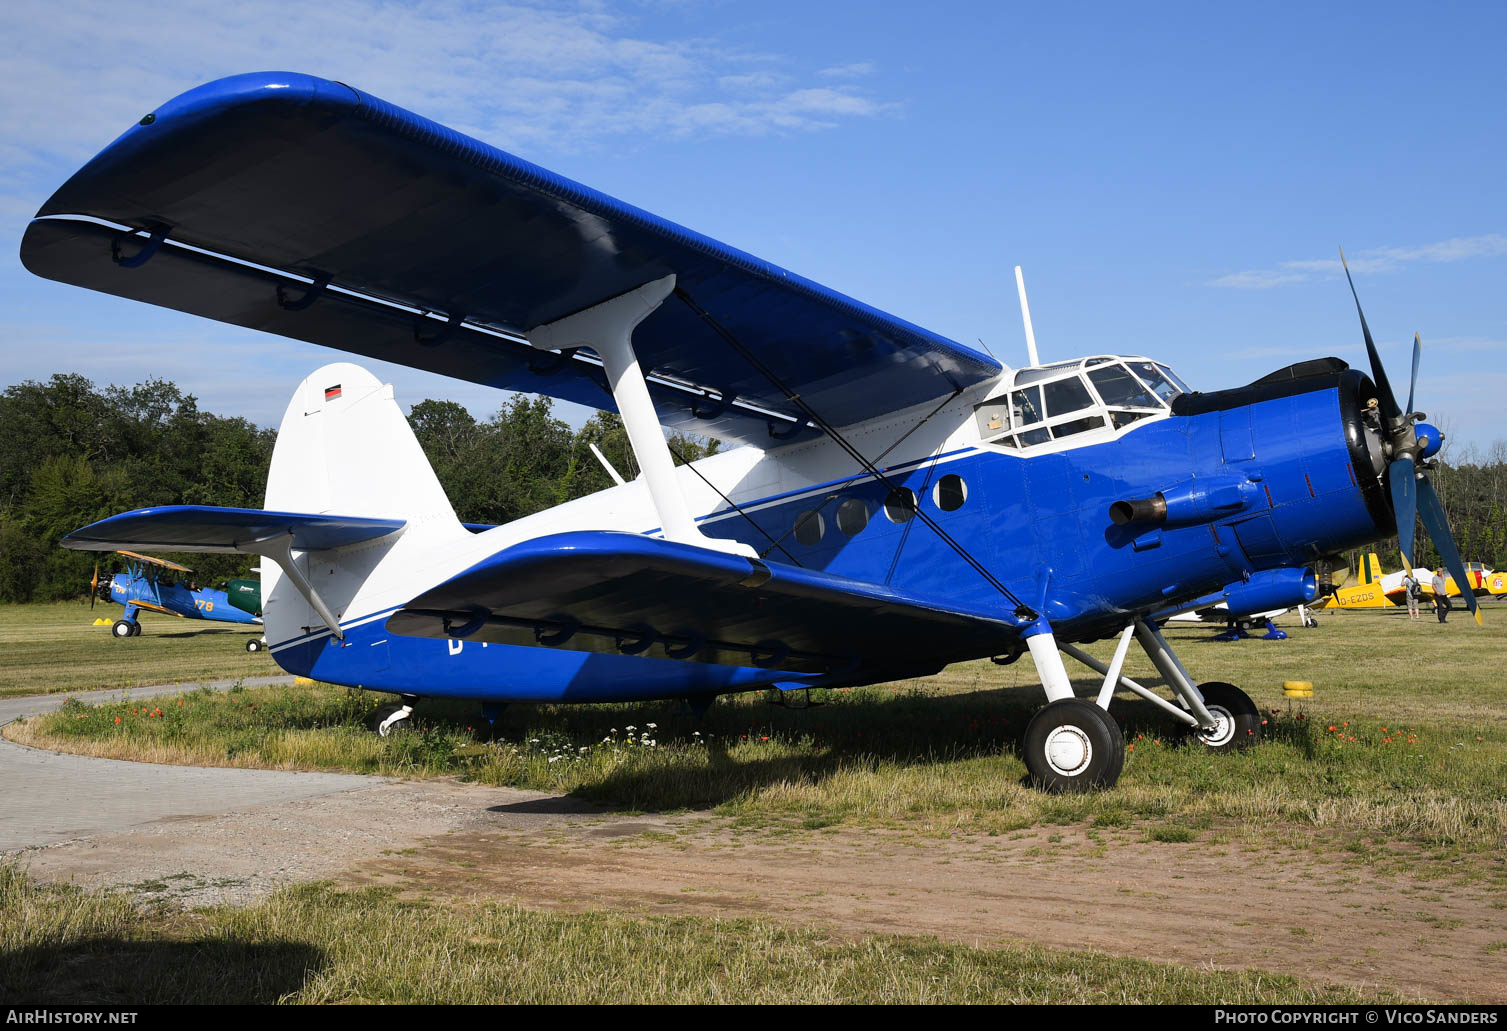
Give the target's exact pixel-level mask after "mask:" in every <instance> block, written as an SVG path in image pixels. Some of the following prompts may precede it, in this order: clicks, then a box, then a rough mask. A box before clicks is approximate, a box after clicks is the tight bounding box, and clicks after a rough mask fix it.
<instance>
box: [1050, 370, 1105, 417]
mask: <svg viewBox="0 0 1507 1031" xmlns="http://www.w3.org/2000/svg"><path fill="white" fill-rule="evenodd" d="M1041 389H1042V393H1043V394H1044V395H1045V400H1046V403H1047V415H1049V416H1057V415H1066V414H1067V413H1068V412H1080V411H1082V410H1083V409H1085V408H1092V407H1093V406H1094V399H1093V398H1092V397H1089V395H1088V388H1087V387H1085V386H1084V385H1083V381H1082V380H1081V379H1079V378H1078V377H1077V376H1070V377H1068V378H1067V379H1059V380H1053V381H1052V382H1050V383H1046V384H1043V385H1042V388H1041Z"/></svg>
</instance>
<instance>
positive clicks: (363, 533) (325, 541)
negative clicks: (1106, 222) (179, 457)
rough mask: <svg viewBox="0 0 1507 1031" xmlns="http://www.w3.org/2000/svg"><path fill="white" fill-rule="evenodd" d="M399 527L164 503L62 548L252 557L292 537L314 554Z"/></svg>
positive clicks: (81, 534)
mask: <svg viewBox="0 0 1507 1031" xmlns="http://www.w3.org/2000/svg"><path fill="white" fill-rule="evenodd" d="M403 525H404V520H402V519H365V518H361V517H358V516H337V515H310V514H307V513H300V512H267V511H264V510H262V509H256V508H214V507H211V506H208V505H168V506H164V507H162V508H139V509H137V510H135V511H134V512H122V513H121V514H120V515H116V516H111V517H110V518H109V519H101V520H100V521H99V522H97V523H90V524H89V525H88V526H86V527H84V528H83V529H81V530H74V531H73V532H72V533H70V534H68V535H67V536H66V537H64V538H63V541H62V544H63V547H65V548H72V549H73V550H75V551H115V550H116V549H118V548H122V547H126V546H128V545H129V546H131V547H150V548H161V549H163V550H166V551H223V552H236V551H242V552H253V553H254V552H257V550H258V549H257V548H255V547H254V545H256V544H257V543H258V542H261V541H267V540H272V539H276V538H285V537H287V536H288V535H289V534H291V535H292V539H291V541H289V542H288V543H289V546H290V547H292V548H296V549H298V550H300V551H317V550H323V549H326V548H341V547H345V546H346V545H348V544H360V543H361V542H363V541H370V540H375V539H376V538H378V537H386V536H387V535H388V534H390V533H392V532H394V531H395V530H400V529H402V528H403Z"/></svg>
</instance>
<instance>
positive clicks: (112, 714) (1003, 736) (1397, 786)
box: [12, 609, 1507, 880]
mask: <svg viewBox="0 0 1507 1031" xmlns="http://www.w3.org/2000/svg"><path fill="white" fill-rule="evenodd" d="M1488 616H1489V617H1490V616H1497V617H1498V618H1495V619H1493V620H1491V622H1490V624H1489V625H1488V628H1487V629H1486V630H1484V631H1483V630H1479V629H1477V628H1476V627H1475V626H1474V625H1473V624H1471V623H1468V622H1467V621H1465V620H1464V619H1462V618H1460V617H1459V616H1457V618H1456V619H1455V620H1453V621H1452V622H1451V623H1450V624H1448V625H1446V626H1444V627H1439V626H1437V625H1436V624H1433V623H1419V624H1410V623H1409V622H1408V621H1407V619H1406V617H1405V616H1404V617H1402V618H1398V617H1396V616H1391V617H1388V616H1386V615H1380V614H1353V613H1342V614H1339V615H1335V616H1323V617H1321V626H1320V628H1319V629H1317V630H1298V631H1295V632H1294V634H1293V637H1292V638H1291V639H1290V640H1288V641H1285V642H1266V641H1247V642H1243V643H1240V644H1221V643H1212V642H1209V641H1207V638H1208V637H1209V635H1210V633H1211V631H1209V630H1206V629H1181V628H1175V629H1173V630H1171V631H1170V637H1171V639H1172V640H1173V643H1174V646H1176V647H1178V648H1179V651H1180V653H1181V654H1182V656H1183V658H1184V660H1185V663H1186V665H1187V666H1188V667H1189V668H1190V670H1191V671H1192V672H1193V673H1194V675H1195V676H1198V677H1200V678H1201V679H1224V680H1230V681H1233V682H1235V683H1238V684H1241V685H1242V686H1244V687H1245V688H1246V689H1247V690H1248V691H1249V692H1250V694H1251V695H1252V696H1253V697H1255V699H1256V700H1257V702H1258V703H1259V704H1260V705H1262V707H1263V708H1264V709H1265V710H1267V716H1268V720H1269V723H1268V726H1267V728H1266V729H1267V731H1268V740H1267V741H1266V742H1265V743H1264V744H1262V745H1261V746H1260V747H1258V748H1255V749H1252V750H1249V751H1247V752H1244V753H1238V754H1230V755H1216V754H1211V753H1209V752H1207V751H1205V750H1203V749H1202V748H1201V747H1194V746H1191V745H1184V744H1182V743H1181V738H1180V735H1179V733H1178V731H1177V728H1176V727H1175V726H1174V725H1173V724H1172V722H1171V721H1170V720H1168V719H1167V718H1166V717H1165V716H1164V715H1163V714H1161V713H1160V712H1159V711H1158V710H1156V709H1155V708H1153V707H1152V706H1150V705H1148V704H1146V703H1144V702H1141V701H1139V700H1136V699H1133V698H1130V697H1128V696H1126V697H1122V698H1120V699H1117V701H1116V703H1115V705H1114V706H1113V707H1112V711H1113V712H1114V713H1115V715H1116V716H1117V718H1118V719H1119V720H1120V721H1121V724H1122V726H1123V727H1124V728H1125V731H1126V736H1127V741H1128V747H1129V753H1128V756H1127V761H1126V765H1125V772H1124V775H1123V776H1122V778H1121V780H1120V783H1119V786H1118V787H1117V788H1116V789H1114V790H1112V791H1108V792H1102V793H1098V794H1092V795H1084V796H1069V797H1059V796H1046V795H1042V794H1040V793H1038V792H1035V791H1033V790H1030V789H1029V788H1027V787H1025V786H1024V783H1023V782H1024V777H1025V766H1024V764H1023V763H1022V761H1021V760H1020V758H1019V740H1020V737H1021V735H1022V733H1023V731H1024V728H1025V725H1026V723H1027V721H1028V720H1029V718H1030V715H1031V713H1032V711H1033V710H1034V709H1035V708H1036V707H1037V706H1038V705H1039V704H1040V700H1041V699H1040V689H1039V687H1038V686H1036V684H1035V680H1034V673H1033V671H1032V670H1031V668H1030V664H1029V662H1027V661H1022V662H1020V663H1017V664H1015V665H1013V666H1010V667H1003V668H1001V667H997V666H994V665H992V664H989V663H987V662H980V663H969V664H963V665H960V666H956V667H953V668H952V669H949V670H948V671H946V672H945V673H943V674H941V675H940V676H937V677H932V678H928V679H925V680H917V681H908V682H904V683H899V684H890V685H884V686H880V687H871V688H861V689H854V690H851V691H830V692H820V693H819V700H821V701H824V702H825V703H826V704H824V705H821V706H819V707H816V708H811V709H807V710H804V711H800V710H792V709H787V708H784V707H782V706H778V705H772V704H768V702H767V701H766V700H765V698H764V696H763V695H745V696H739V697H734V698H726V699H723V700H722V701H721V702H719V703H718V704H717V705H716V706H714V707H713V708H712V710H711V712H710V713H709V714H708V716H707V717H706V718H705V719H704V720H697V719H696V718H694V717H693V716H692V715H691V714H690V713H689V712H688V711H687V710H686V709H685V708H684V707H683V706H681V705H679V704H678V703H658V704H642V705H605V706H587V705H580V706H515V707H513V708H512V709H510V710H508V712H507V714H506V715H505V716H504V718H503V721H502V723H501V726H500V731H499V736H498V739H497V740H494V741H491V742H481V741H479V740H478V738H479V736H480V735H478V734H477V733H476V729H475V728H476V727H477V726H478V720H477V718H476V716H475V714H474V711H473V710H472V709H471V708H470V707H468V706H466V705H463V704H459V703H444V702H429V703H424V704H422V705H421V706H420V708H419V710H418V715H417V718H416V723H417V727H416V729H415V730H414V731H412V732H409V733H406V734H400V735H396V736H394V737H392V738H389V739H386V740H382V739H378V738H376V737H375V736H373V735H371V734H370V732H369V731H368V730H367V724H368V721H369V718H370V713H371V711H372V710H373V709H374V708H375V707H376V705H377V704H378V703H379V702H380V701H385V700H386V699H384V698H380V697H378V696H372V695H364V694H357V693H351V692H347V691H345V690H343V689H338V688H331V687H327V686H316V687H312V688H273V689H260V690H246V691H238V692H235V693H231V694H209V693H200V694H196V695H193V696H190V697H188V698H186V699H184V704H183V705H181V706H180V705H178V704H177V699H163V700H160V701H158V702H155V703H143V702H140V701H136V702H126V703H116V704H112V705H101V706H95V707H89V706H82V705H79V704H77V703H70V705H69V706H68V707H67V708H65V709H64V710H63V711H61V712H59V713H56V714H53V715H50V716H46V717H38V718H35V719H33V720H31V721H28V723H27V724H26V725H25V726H23V727H19V728H13V730H12V734H13V736H19V737H21V738H22V739H23V740H30V741H33V742H35V743H41V744H47V745H49V746H56V747H61V748H65V749H69V750H77V751H87V752H91V753H92V754H100V755H108V756H115V757H123V758H147V759H152V760H155V761H186V762H195V763H218V764H231V765H249V766H256V765H264V766H280V767H285V768H322V769H344V770H352V771H356V772H364V773H388V774H401V775H410V776H433V775H458V776H461V777H464V778H468V779H472V780H476V781H480V782H482V783H486V784H495V785H509V786H517V787H526V788H535V789H539V790H545V791H561V792H574V793H575V794H577V795H579V796H582V797H586V798H590V799H594V800H597V801H600V802H603V803H606V804H608V805H611V806H615V807H618V808H621V809H630V810H642V811H673V810H680V809H715V810H716V811H717V812H719V813H721V814H723V815H725V816H727V817H730V818H732V819H733V820H734V822H735V823H736V824H737V825H740V826H745V827H768V826H771V825H777V826H781V827H788V828H791V829H805V830H810V831H821V830H823V829H826V828H830V827H833V826H841V825H848V826H860V827H886V828H896V829H902V830H906V831H910V832H914V833H923V834H937V835H944V834H952V833H959V832H963V833H1001V832H1004V831H1010V830H1015V829H1019V828H1022V827H1028V826H1035V825H1042V824H1048V825H1050V824H1092V825H1093V826H1095V827H1099V828H1105V829H1106V832H1107V833H1118V832H1119V831H1120V829H1121V828H1126V829H1130V828H1134V829H1135V830H1136V832H1137V836H1138V837H1143V836H1144V837H1150V838H1151V839H1152V840H1161V841H1187V840H1194V841H1197V840H1203V839H1205V838H1207V837H1208V829H1209V828H1211V827H1216V826H1217V827H1221V828H1237V829H1239V830H1240V831H1241V832H1245V833H1254V834H1258V835H1260V836H1262V838H1263V840H1272V838H1271V832H1272V830H1273V829H1278V830H1282V831H1284V832H1288V831H1291V832H1295V833H1296V834H1297V838H1294V839H1292V841H1293V843H1294V844H1324V845H1329V846H1333V847H1336V848H1345V849H1348V850H1349V851H1348V854H1349V855H1350V856H1351V857H1352V858H1353V859H1354V860H1356V861H1362V862H1367V863H1371V864H1381V865H1386V864H1389V863H1394V862H1395V863H1399V864H1405V865H1413V866H1417V865H1418V864H1420V863H1422V864H1425V865H1432V866H1433V867H1434V868H1436V869H1437V870H1439V871H1440V872H1445V871H1450V872H1454V873H1458V874H1460V875H1461V876H1469V877H1490V878H1495V879H1502V880H1507V868H1504V864H1503V844H1504V840H1507V801H1504V798H1507V687H1504V686H1503V684H1502V679H1501V671H1502V667H1503V658H1504V655H1507V648H1504V643H1507V618H1502V617H1507V609H1494V610H1493V611H1492V612H1491V613H1489V614H1488ZM1174 627H1176V624H1174ZM130 643H132V644H135V643H138V642H130ZM1109 647H1110V645H1109V644H1108V643H1105V642H1101V643H1100V644H1099V645H1096V646H1094V648H1093V649H1092V650H1094V651H1097V652H1100V653H1104V652H1107V651H1108V650H1109ZM1139 667H1140V668H1133V669H1131V670H1130V673H1131V675H1132V676H1135V677H1136V678H1137V679H1141V680H1142V681H1143V682H1145V683H1154V682H1155V677H1154V675H1153V673H1152V672H1151V671H1150V670H1149V668H1147V667H1149V663H1147V662H1146V661H1145V660H1144V659H1142V660H1141V661H1140V663H1139ZM1288 679H1305V680H1311V681H1313V682H1314V684H1315V693H1316V697H1315V698H1314V699H1313V700H1311V701H1308V702H1305V703H1303V705H1302V706H1298V705H1296V704H1294V706H1293V707H1291V708H1289V705H1288V703H1287V702H1285V701H1283V700H1282V693H1281V683H1282V681H1283V680H1288ZM1076 686H1077V688H1078V690H1079V693H1080V694H1087V693H1091V691H1092V690H1093V689H1094V687H1095V686H1096V685H1095V684H1094V682H1093V679H1092V678H1091V677H1090V678H1085V679H1082V680H1079V681H1077V682H1076ZM158 706H160V708H161V712H162V715H161V716H157V715H156V712H157V708H158ZM651 724H653V726H652V727H651ZM630 726H631V727H632V728H633V729H632V730H631V731H630V730H629V727H630ZM1330 727H1333V728H1334V730H1332V731H1331V730H1330V729H1329V728H1330ZM1184 835H1186V837H1185V836H1184Z"/></svg>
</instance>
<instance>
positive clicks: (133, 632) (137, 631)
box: [131, 622, 141, 637]
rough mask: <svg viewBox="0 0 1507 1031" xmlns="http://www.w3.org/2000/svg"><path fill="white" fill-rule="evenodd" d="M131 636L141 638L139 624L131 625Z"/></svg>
mask: <svg viewBox="0 0 1507 1031" xmlns="http://www.w3.org/2000/svg"><path fill="white" fill-rule="evenodd" d="M131 636H132V637H140V636H141V624H140V623H134V622H133V623H132V624H131Z"/></svg>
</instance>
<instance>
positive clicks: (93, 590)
mask: <svg viewBox="0 0 1507 1031" xmlns="http://www.w3.org/2000/svg"><path fill="white" fill-rule="evenodd" d="M98 597H99V563H98V562H96V563H94V579H93V580H90V581H89V608H90V610H91V611H92V610H93V609H94V600H95V599H96V598H98Z"/></svg>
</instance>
